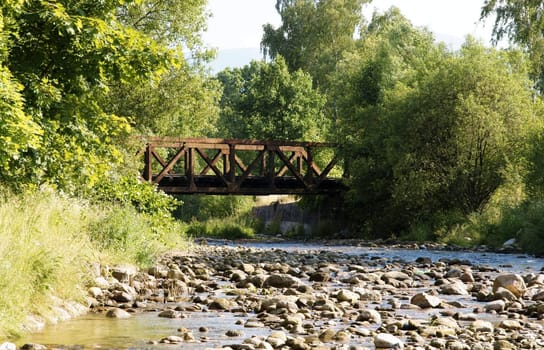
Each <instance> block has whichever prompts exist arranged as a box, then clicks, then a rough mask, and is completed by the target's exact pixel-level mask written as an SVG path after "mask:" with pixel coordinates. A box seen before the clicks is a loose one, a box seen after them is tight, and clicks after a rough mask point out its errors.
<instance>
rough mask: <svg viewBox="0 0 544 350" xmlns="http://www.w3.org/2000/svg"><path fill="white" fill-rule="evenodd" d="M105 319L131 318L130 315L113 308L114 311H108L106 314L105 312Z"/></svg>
mask: <svg viewBox="0 0 544 350" xmlns="http://www.w3.org/2000/svg"><path fill="white" fill-rule="evenodd" d="M106 317H110V318H130V317H131V316H130V314H129V313H128V312H126V311H125V310H123V309H119V308H114V309H109V310H108V312H106Z"/></svg>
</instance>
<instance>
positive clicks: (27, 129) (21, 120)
mask: <svg viewBox="0 0 544 350" xmlns="http://www.w3.org/2000/svg"><path fill="white" fill-rule="evenodd" d="M21 90H22V86H20V85H19V84H18V83H17V82H16V81H15V80H14V79H13V76H12V75H11V73H10V72H9V70H7V69H6V68H5V67H3V66H2V65H1V61H0V116H1V117H0V168H1V169H2V171H1V172H0V180H2V181H3V182H12V181H15V180H16V178H17V176H18V175H20V174H19V170H18V169H16V163H17V161H18V160H19V159H20V158H21V156H22V155H23V154H24V153H25V152H27V151H29V150H37V149H39V147H40V142H39V136H40V133H41V129H40V128H39V126H38V125H37V124H36V123H34V121H33V120H32V117H31V116H29V115H28V114H26V113H25V112H24V111H23V102H24V101H23V98H22V96H21Z"/></svg>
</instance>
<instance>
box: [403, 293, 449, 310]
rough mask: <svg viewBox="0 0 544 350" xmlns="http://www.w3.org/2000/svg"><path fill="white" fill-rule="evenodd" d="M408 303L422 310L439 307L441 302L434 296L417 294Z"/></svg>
mask: <svg viewBox="0 0 544 350" xmlns="http://www.w3.org/2000/svg"><path fill="white" fill-rule="evenodd" d="M410 303H411V304H414V305H417V306H419V307H420V308H422V309H427V308H434V307H438V306H440V304H441V303H442V300H441V299H440V298H438V297H435V296H434V295H429V294H427V293H418V294H416V295H414V296H413V297H412V298H411V299H410Z"/></svg>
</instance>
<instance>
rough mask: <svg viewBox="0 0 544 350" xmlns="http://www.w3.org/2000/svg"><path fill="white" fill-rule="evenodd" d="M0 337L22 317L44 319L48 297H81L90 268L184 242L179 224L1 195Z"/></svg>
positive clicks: (138, 260)
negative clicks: (39, 316) (96, 264)
mask: <svg viewBox="0 0 544 350" xmlns="http://www.w3.org/2000/svg"><path fill="white" fill-rule="evenodd" d="M0 196H1V204H0V237H2V239H1V240H0V339H2V338H6V337H10V336H14V335H18V334H21V332H22V325H23V323H24V322H25V318H26V316H27V315H28V314H30V313H32V314H37V315H43V316H46V317H47V314H48V310H49V298H48V296H50V295H55V296H58V297H60V298H65V299H71V300H83V297H84V295H85V290H86V288H85V284H86V282H87V281H88V280H89V279H90V278H91V276H92V275H91V265H92V264H93V263H96V262H99V263H101V264H113V263H116V262H121V261H122V262H132V263H135V264H140V265H142V264H148V263H150V262H151V261H152V260H153V258H154V257H156V256H158V255H159V254H161V253H162V252H164V251H165V250H167V249H169V248H172V247H177V248H179V247H180V246H183V245H186V244H187V240H186V239H185V238H184V235H183V234H182V232H184V227H182V226H181V224H177V223H174V222H173V221H170V220H162V221H161V222H157V219H156V218H153V217H151V216H148V215H143V214H139V213H138V212H136V211H135V210H134V209H133V208H131V207H109V208H106V207H101V206H98V205H91V204H89V203H88V202H86V201H82V200H76V199H71V198H66V197H63V196H61V195H58V194H55V193H51V192H40V193H36V194H30V195H17V196H16V195H12V194H5V193H3V194H0Z"/></svg>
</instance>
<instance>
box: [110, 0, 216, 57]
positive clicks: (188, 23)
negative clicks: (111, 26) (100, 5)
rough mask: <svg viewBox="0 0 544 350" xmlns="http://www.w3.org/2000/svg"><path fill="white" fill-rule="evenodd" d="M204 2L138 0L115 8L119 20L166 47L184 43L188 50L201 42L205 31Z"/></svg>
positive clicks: (205, 2) (202, 0)
mask: <svg viewBox="0 0 544 350" xmlns="http://www.w3.org/2000/svg"><path fill="white" fill-rule="evenodd" d="M206 4H207V1H206V0H184V1H177V0H166V1H165V0H139V1H127V2H123V3H121V4H120V6H119V7H118V13H117V16H118V18H119V19H120V21H121V22H122V23H124V24H126V25H128V26H130V27H132V28H134V29H136V30H138V31H139V32H142V33H146V34H148V35H150V36H152V37H153V38H154V39H155V40H157V41H159V42H161V43H164V44H166V45H171V44H176V45H180V44H183V45H185V46H186V47H187V48H189V49H190V50H194V49H196V48H198V47H199V46H200V45H202V43H201V38H200V33H201V32H202V31H203V30H204V29H205V28H206V19H207V17H208V16H207V15H206V13H205V7H206Z"/></svg>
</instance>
